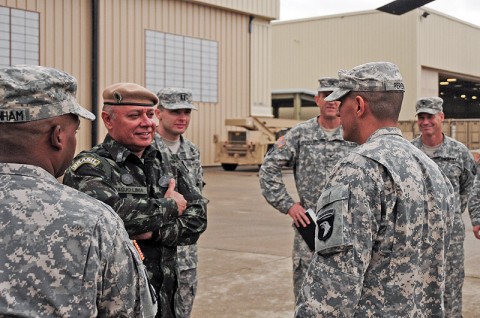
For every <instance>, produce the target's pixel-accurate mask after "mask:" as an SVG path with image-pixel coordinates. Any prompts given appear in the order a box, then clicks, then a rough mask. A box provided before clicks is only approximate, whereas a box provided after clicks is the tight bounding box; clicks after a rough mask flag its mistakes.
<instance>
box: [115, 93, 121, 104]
mask: <svg viewBox="0 0 480 318" xmlns="http://www.w3.org/2000/svg"><path fill="white" fill-rule="evenodd" d="M113 97H114V98H115V100H116V101H117V103H121V102H122V99H123V98H122V94H120V93H119V92H113Z"/></svg>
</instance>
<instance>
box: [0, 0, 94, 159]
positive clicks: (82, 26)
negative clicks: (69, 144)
mask: <svg viewBox="0 0 480 318" xmlns="http://www.w3.org/2000/svg"><path fill="white" fill-rule="evenodd" d="M0 6H5V7H10V8H16V9H22V10H28V11H34V12H38V13H39V14H40V65H43V66H49V67H55V68H58V69H61V70H64V71H66V72H68V73H70V74H72V75H73V76H75V77H76V78H77V79H78V92H77V98H78V100H79V102H80V104H82V105H83V106H84V107H85V108H87V109H91V106H90V99H91V95H90V73H91V72H90V65H91V58H90V47H91V46H90V43H91V31H90V1H78V0H54V1H52V0H24V1H6V0H0ZM90 136H91V124H90V122H89V121H85V120H82V123H81V130H80V133H79V134H78V138H77V152H78V151H80V150H82V149H89V148H90Z"/></svg>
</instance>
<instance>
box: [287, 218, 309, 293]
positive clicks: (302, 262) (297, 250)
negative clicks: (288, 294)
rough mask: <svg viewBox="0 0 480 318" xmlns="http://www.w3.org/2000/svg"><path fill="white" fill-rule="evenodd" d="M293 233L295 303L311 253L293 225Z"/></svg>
mask: <svg viewBox="0 0 480 318" xmlns="http://www.w3.org/2000/svg"><path fill="white" fill-rule="evenodd" d="M292 226H293V228H294V231H295V237H294V238H293V251H292V261H293V294H294V295H295V302H296V301H297V299H298V295H299V293H300V290H301V288H302V283H303V279H304V278H305V275H306V274H307V270H308V266H309V265H310V262H311V261H312V257H313V252H312V251H311V250H310V248H309V247H308V245H307V243H305V240H304V239H303V238H302V236H301V235H300V233H299V232H298V230H297V229H296V227H295V225H292Z"/></svg>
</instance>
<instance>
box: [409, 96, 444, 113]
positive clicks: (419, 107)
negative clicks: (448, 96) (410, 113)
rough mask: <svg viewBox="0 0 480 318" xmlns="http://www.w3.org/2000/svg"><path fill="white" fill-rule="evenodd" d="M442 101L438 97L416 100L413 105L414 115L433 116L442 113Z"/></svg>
mask: <svg viewBox="0 0 480 318" xmlns="http://www.w3.org/2000/svg"><path fill="white" fill-rule="evenodd" d="M442 105H443V99H441V98H440V97H424V98H420V99H419V100H417V102H416V103H415V110H416V115H418V114H420V113H427V114H432V115H435V114H436V113H439V112H443V107H442Z"/></svg>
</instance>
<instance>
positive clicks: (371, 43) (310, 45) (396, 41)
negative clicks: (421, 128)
mask: <svg viewBox="0 0 480 318" xmlns="http://www.w3.org/2000/svg"><path fill="white" fill-rule="evenodd" d="M424 11H425V10H424V9H417V10H413V11H411V12H409V13H406V14H404V15H401V16H396V15H390V14H386V13H382V12H378V11H366V12H358V13H351V14H344V15H335V16H331V17H323V18H313V19H305V20H297V21H291V22H276V23H273V26H272V38H273V41H272V45H273V53H272V54H273V59H272V60H273V62H272V66H273V72H272V74H273V76H272V88H273V89H288V88H307V89H315V88H316V84H317V82H316V80H317V79H318V77H322V76H335V75H336V73H337V70H338V69H349V68H351V67H353V66H355V65H358V64H362V63H366V62H370V61H381V60H386V61H391V62H393V63H395V64H397V65H398V66H399V68H400V71H401V73H402V75H403V77H404V81H405V84H406V94H405V98H404V102H403V107H402V111H401V113H400V119H401V120H410V119H413V118H415V111H414V108H415V107H414V105H415V101H416V100H417V99H418V98H420V97H423V96H425V94H431V93H432V92H435V91H437V93H438V78H435V74H433V73H432V72H434V73H438V71H439V70H442V71H447V72H453V73H457V74H463V75H465V77H467V78H469V77H470V78H472V79H478V78H479V77H480V59H479V58H478V54H479V52H480V28H479V27H475V26H472V25H469V24H467V23H463V22H460V21H458V20H456V19H453V18H450V17H447V16H445V15H442V14H440V13H438V12H435V11H433V10H427V11H430V13H431V14H430V15H429V16H428V17H427V18H423V17H421V15H422V13H423V12H424ZM432 74H433V75H432Z"/></svg>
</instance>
